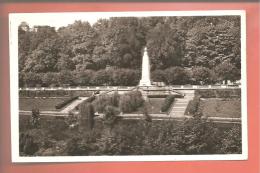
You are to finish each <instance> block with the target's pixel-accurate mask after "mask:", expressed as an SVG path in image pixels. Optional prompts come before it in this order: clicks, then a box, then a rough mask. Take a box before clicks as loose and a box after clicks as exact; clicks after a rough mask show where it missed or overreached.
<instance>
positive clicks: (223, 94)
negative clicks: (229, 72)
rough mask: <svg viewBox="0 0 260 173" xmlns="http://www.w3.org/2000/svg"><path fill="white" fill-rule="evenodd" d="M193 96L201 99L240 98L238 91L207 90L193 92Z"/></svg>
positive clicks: (239, 91)
mask: <svg viewBox="0 0 260 173" xmlns="http://www.w3.org/2000/svg"><path fill="white" fill-rule="evenodd" d="M195 95H196V96H200V97H201V98H234V97H235V98H240V97H241V90H240V89H207V90H202V89H200V90H195Z"/></svg>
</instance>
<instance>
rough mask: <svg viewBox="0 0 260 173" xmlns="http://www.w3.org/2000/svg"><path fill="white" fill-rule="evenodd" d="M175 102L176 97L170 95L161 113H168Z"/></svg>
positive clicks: (165, 100)
mask: <svg viewBox="0 0 260 173" xmlns="http://www.w3.org/2000/svg"><path fill="white" fill-rule="evenodd" d="M174 100H175V96H174V95H168V96H167V97H166V98H165V99H164V102H163V104H162V107H161V111H162V112H167V111H168V109H169V108H170V106H171V105H172V103H173V101H174Z"/></svg>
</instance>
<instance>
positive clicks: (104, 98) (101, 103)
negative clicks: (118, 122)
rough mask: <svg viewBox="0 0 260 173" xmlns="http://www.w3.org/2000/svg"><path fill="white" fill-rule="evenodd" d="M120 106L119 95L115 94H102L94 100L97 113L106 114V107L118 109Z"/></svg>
mask: <svg viewBox="0 0 260 173" xmlns="http://www.w3.org/2000/svg"><path fill="white" fill-rule="evenodd" d="M118 104H119V94H118V93H117V92H115V93H114V94H112V95H109V94H102V95H99V96H98V97H97V99H96V100H94V102H93V105H94V106H95V111H97V112H104V109H105V107H106V106H115V107H118Z"/></svg>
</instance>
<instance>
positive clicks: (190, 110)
mask: <svg viewBox="0 0 260 173" xmlns="http://www.w3.org/2000/svg"><path fill="white" fill-rule="evenodd" d="M199 103H200V96H195V97H194V98H193V100H191V101H189V103H188V106H187V108H186V110H185V115H195V114H197V113H198V108H199Z"/></svg>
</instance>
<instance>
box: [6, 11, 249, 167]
mask: <svg viewBox="0 0 260 173" xmlns="http://www.w3.org/2000/svg"><path fill="white" fill-rule="evenodd" d="M71 15H75V16H84V15H85V16H86V15H92V16H99V17H103V16H106V17H128V16H132V17H148V16H227V15H239V16H241V92H242V94H241V99H242V101H241V104H242V106H241V107H242V108H241V112H242V154H221V155H219V154H218V155H153V156H37V157H22V156H19V107H18V100H19V99H18V26H19V24H20V23H21V22H22V21H26V19H31V18H35V20H38V19H39V18H41V16H45V17H50V19H53V18H55V17H57V16H62V17H64V20H66V16H71ZM9 45H10V47H9V51H10V96H11V98H10V107H11V140H12V141H11V145H12V162H118V161H120V162H121V161H195V160H247V159H248V137H247V79H246V14H245V11H243V10H214V11H149V12H68V13H67V12H66V13H10V14H9Z"/></svg>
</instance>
